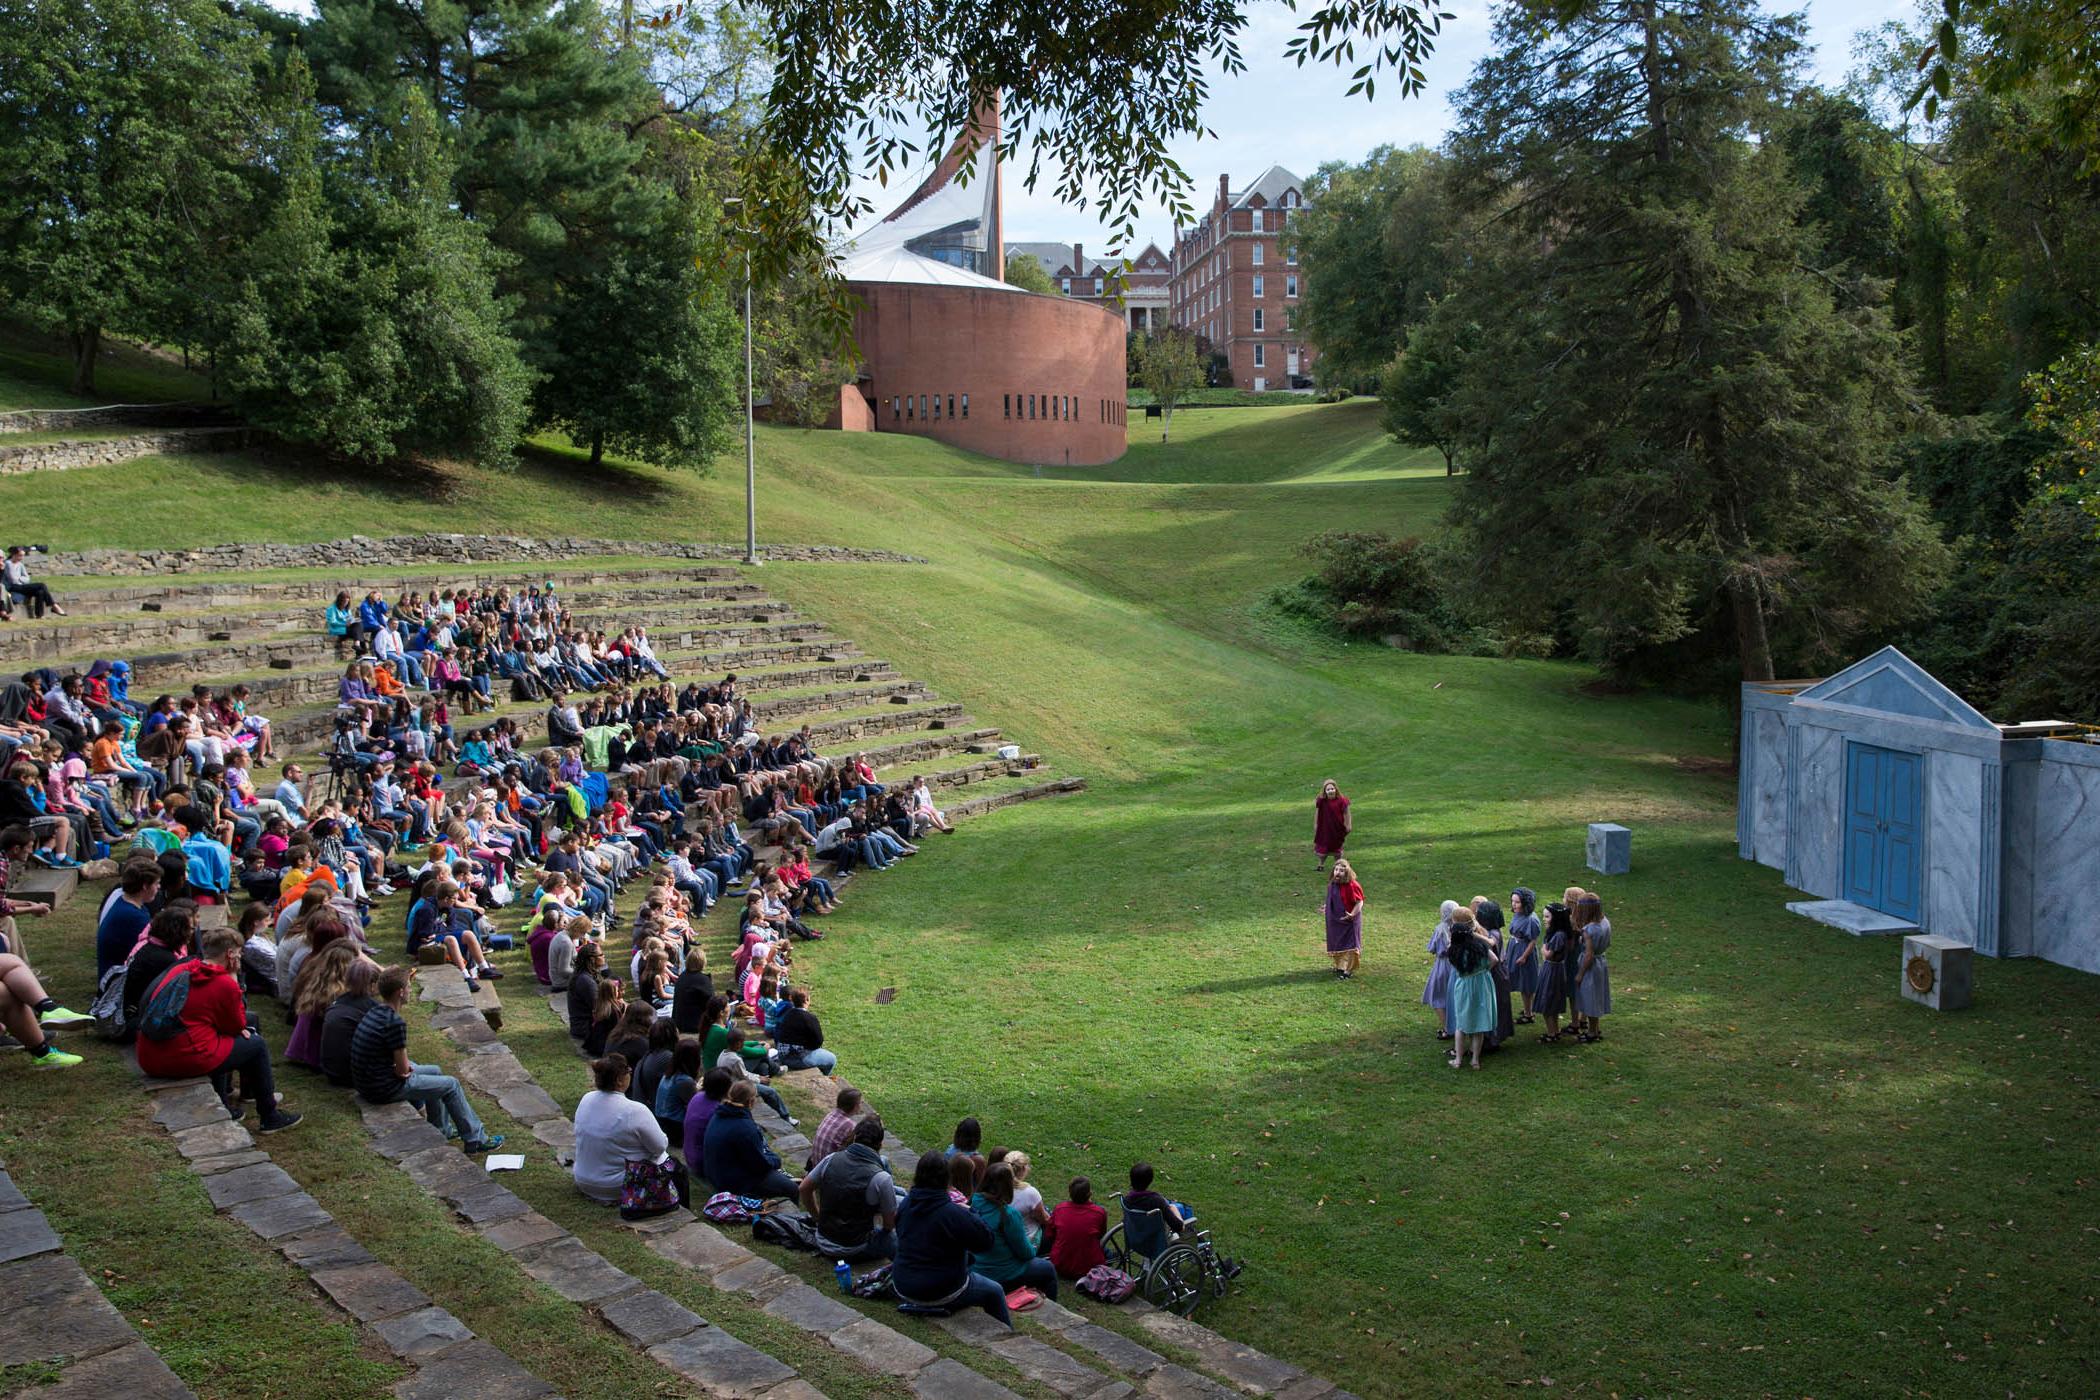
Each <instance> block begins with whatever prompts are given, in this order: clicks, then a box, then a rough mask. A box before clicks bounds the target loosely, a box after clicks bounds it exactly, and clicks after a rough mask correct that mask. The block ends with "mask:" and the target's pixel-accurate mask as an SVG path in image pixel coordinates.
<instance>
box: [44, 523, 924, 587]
mask: <svg viewBox="0 0 2100 1400" xmlns="http://www.w3.org/2000/svg"><path fill="white" fill-rule="evenodd" d="M760 552H761V554H762V555H763V556H764V557H765V558H766V559H768V560H772V561H775V562H778V563H798V564H805V563H806V564H827V563H838V562H845V563H858V564H923V563H925V562H926V561H925V560H924V559H922V558H920V557H918V556H916V555H909V554H898V553H896V552H894V551H891V550H883V549H856V548H852V547H849V546H844V545H827V544H778V543H768V544H765V545H763V546H762V547H761V550H760ZM743 554H744V550H743V547H742V546H741V545H728V544H695V543H692V542H689V541H682V540H598V539H585V538H582V537H580V536H574V535H563V536H556V537H553V538H530V537H525V536H518V535H479V534H435V533H433V534H422V535H390V536H387V537H386V538H383V539H372V538H368V537H366V536H363V535H351V536H349V537H348V538H346V539H335V540H322V541H318V542H315V543H311V544H280V543H277V542H275V541H249V542H243V543H232V544H217V545H199V546H195V547H193V548H189V549H148V550H129V549H89V550H79V551H67V552H64V553H59V554H54V555H52V556H50V557H49V558H48V559H47V560H46V561H45V562H44V572H46V573H48V574H52V575H63V576H73V575H84V576H87V577H91V578H106V579H107V578H132V577H142V576H146V575H153V576H162V575H168V574H212V575H219V574H235V573H240V572H243V571H246V570H255V569H271V570H277V569H284V570H291V569H299V570H307V569H311V570H314V571H316V572H321V573H326V574H368V573H386V572H405V571H409V570H418V571H420V570H438V569H449V570H456V571H457V573H455V574H453V575H451V577H453V578H455V579H456V578H457V577H458V576H459V575H461V574H465V573H467V572H471V571H476V570H481V571H486V570H490V569H505V570H516V571H521V572H539V571H545V573H553V572H554V571H555V568H556V567H557V566H558V565H559V564H561V563H564V562H572V561H583V562H584V563H585V565H586V567H591V566H593V565H594V564H595V566H596V567H601V568H604V567H611V568H621V567H670V566H672V565H682V566H685V567H688V568H705V569H714V570H718V571H719V572H720V574H721V576H723V577H734V576H736V575H737V574H739V573H742V572H743V570H742V569H740V568H738V567H736V562H737V561H738V560H740V559H742V557H743ZM628 559H635V560H650V561H655V563H654V564H653V565H634V566H628V565H625V564H624V563H623V564H614V565H607V564H605V563H604V562H603V561H606V560H621V561H625V560H628ZM543 576H544V574H543Z"/></svg>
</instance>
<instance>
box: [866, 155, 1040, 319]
mask: <svg viewBox="0 0 2100 1400" xmlns="http://www.w3.org/2000/svg"><path fill="white" fill-rule="evenodd" d="M996 188H997V184H996V180H995V178H994V176H993V173H992V168H991V164H990V162H985V163H983V164H982V165H981V166H980V168H979V169H978V171H977V172H976V178H975V179H973V180H971V181H970V183H969V184H968V185H964V184H963V183H962V182H961V181H959V180H949V181H947V182H946V183H944V184H943V185H942V186H941V187H940V188H939V189H936V190H934V191H933V192H932V193H930V194H928V195H926V197H925V198H923V199H921V200H920V201H919V202H918V203H916V204H914V205H912V206H911V207H910V208H908V209H903V210H899V211H898V212H897V213H895V214H892V215H890V216H889V217H888V218H886V219H883V220H882V221H880V222H879V223H875V224H871V225H870V226H868V227H867V228H864V229H862V230H860V231H859V232H858V233H854V234H851V235H849V236H848V237H847V238H846V239H845V240H844V241H842V242H841V243H840V244H839V245H838V247H837V249H836V252H837V254H838V260H839V272H840V275H841V276H843V277H845V279H846V280H847V281H849V282H914V283H920V284H931V285H939V286H948V287H976V288H978V289H979V290H990V289H993V288H997V289H998V290H1000V291H1007V292H1013V291H1019V290H1020V289H1019V288H1018V287H1009V286H1008V285H1007V284H1006V283H1004V282H1001V281H998V280H996V279H995V278H991V277H985V276H981V275H980V274H978V273H975V272H970V271H967V270H965V269H963V268H960V267H956V266H955V265H954V264H952V263H944V262H942V261H940V260H939V259H938V258H929V257H925V256H923V255H921V254H918V253H915V252H913V251H911V248H910V246H909V245H911V244H912V243H915V242H917V241H918V240H920V239H922V238H926V237H929V236H931V235H933V234H937V233H940V232H942V231H944V230H947V229H953V228H963V227H974V229H975V231H976V241H977V246H979V247H980V248H981V247H982V243H983V239H984V230H986V229H987V228H989V227H990V226H991V222H992V192H993V190H995V189H996ZM965 241H966V242H967V241H968V240H965Z"/></svg>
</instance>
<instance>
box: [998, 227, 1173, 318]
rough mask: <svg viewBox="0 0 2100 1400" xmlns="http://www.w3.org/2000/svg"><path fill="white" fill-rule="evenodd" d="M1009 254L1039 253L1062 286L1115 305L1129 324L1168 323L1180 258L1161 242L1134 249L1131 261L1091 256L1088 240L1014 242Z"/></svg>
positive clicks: (1103, 304) (1076, 294) (1102, 304)
mask: <svg viewBox="0 0 2100 1400" xmlns="http://www.w3.org/2000/svg"><path fill="white" fill-rule="evenodd" d="M1006 257H1007V260H1008V261H1009V262H1011V261H1012V260H1013V259H1015V258H1017V257H1031V258H1034V259H1035V260H1036V262H1037V263H1039V264H1040V265H1041V266H1042V269H1043V271H1044V272H1046V273H1048V274H1049V275H1050V280H1051V281H1052V282H1053V283H1055V284H1056V285H1057V289H1058V290H1059V291H1061V292H1063V293H1064V294H1065V295H1066V296H1068V297H1071V298H1072V299H1073V300H1075V301H1090V302H1092V303H1094V304H1095V305H1096V306H1100V307H1103V308H1105V309H1106V310H1109V311H1113V312H1114V313H1116V314H1117V315H1118V316H1120V317H1122V318H1123V325H1124V327H1125V328H1126V329H1128V330H1132V331H1149V330H1154V329H1157V328H1158V327H1161V326H1164V325H1166V324H1168V319H1167V313H1168V301H1169V296H1168V283H1170V282H1171V281H1172V280H1173V277H1174V263H1173V259H1171V258H1169V257H1168V256H1167V255H1166V254H1165V253H1163V252H1161V251H1160V250H1159V245H1158V244H1157V243H1148V244H1146V245H1145V246H1144V247H1143V248H1142V249H1140V250H1139V251H1138V252H1136V253H1134V254H1132V255H1131V257H1130V259H1129V265H1128V266H1127V267H1126V266H1125V265H1124V260H1123V259H1122V258H1106V259H1101V258H1096V259H1094V260H1092V261H1089V260H1088V259H1087V256H1086V245H1085V244H1083V243H1009V244H1007V245H1006Z"/></svg>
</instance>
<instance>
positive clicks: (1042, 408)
mask: <svg viewBox="0 0 2100 1400" xmlns="http://www.w3.org/2000/svg"><path fill="white" fill-rule="evenodd" d="M848 285H849V287H850V289H851V290H852V291H853V293H854V294H855V295H857V296H859V297H860V298H861V301H862V307H861V311H860V315H859V318H858V320H857V321H856V322H855V326H854V336H855V339H856V340H857V341H858V342H859V344H860V351H861V354H862V356H863V357H864V358H865V360H866V370H865V373H864V375H863V377H862V379H861V381H860V383H859V385H858V386H857V387H858V388H859V389H860V391H861V392H862V393H863V394H864V395H865V397H866V399H867V402H868V406H869V410H870V412H871V413H872V414H873V416H874V427H875V431H877V432H882V433H918V434H921V435H923V436H926V437H933V438H939V439H940V440H941V441H943V442H949V443H953V444H955V445H956V446H957V447H963V448H968V449H969V450H970V451H972V452H982V453H985V454H987V455H988V456H993V457H1002V458H1005V459H1006V460H1007V461H1010V462H1031V463H1037V464H1041V465H1046V466H1074V467H1092V466H1099V465H1101V464H1102V463H1104V462H1113V461H1114V460H1116V458H1118V457H1120V456H1122V455H1123V449H1124V447H1125V445H1126V443H1127V438H1126V436H1125V433H1124V388H1125V381H1124V347H1123V323H1122V320H1121V319H1120V318H1119V317H1118V316H1116V314H1115V313H1114V312H1112V311H1109V310H1107V309H1105V308H1103V307H1100V306H1096V305H1091V304H1089V303H1086V302H1081V301H1072V300H1069V299H1067V298H1065V297H1055V296H1040V295H1037V294H1035V293H1031V292H1023V291H1020V290H1018V289H1015V288H1012V287H1007V286H1004V285H1001V284H993V285H991V286H969V285H946V284H941V283H913V282H852V283H849V284H848Z"/></svg>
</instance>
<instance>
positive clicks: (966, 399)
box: [962, 394, 970, 418]
mask: <svg viewBox="0 0 2100 1400" xmlns="http://www.w3.org/2000/svg"><path fill="white" fill-rule="evenodd" d="M962 416H963V417H965V418H968V417H969V416H970V396H969V395H968V394H964V395H963V411H962Z"/></svg>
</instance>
